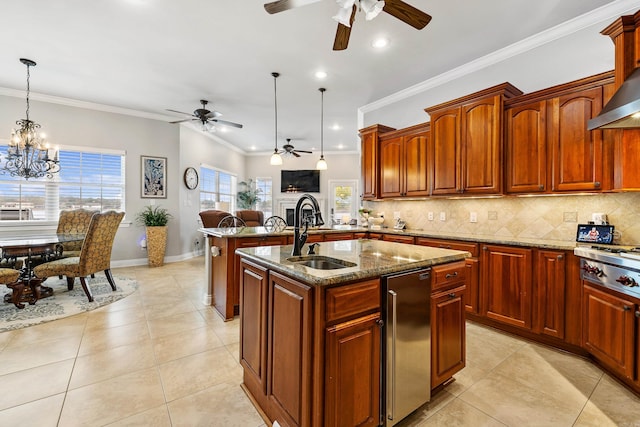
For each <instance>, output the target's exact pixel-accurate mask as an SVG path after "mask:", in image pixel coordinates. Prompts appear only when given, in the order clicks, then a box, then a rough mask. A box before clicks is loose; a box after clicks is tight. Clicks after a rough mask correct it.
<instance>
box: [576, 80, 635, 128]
mask: <svg viewBox="0 0 640 427" xmlns="http://www.w3.org/2000/svg"><path fill="white" fill-rule="evenodd" d="M587 128H588V129H589V130H593V129H616V128H618V129H628V128H640V68H636V69H635V70H634V71H633V72H632V73H631V75H630V76H629V77H627V79H626V80H625V81H624V83H622V86H620V88H619V89H618V90H617V91H616V93H615V94H614V95H613V97H612V98H611V100H610V101H609V102H607V105H605V106H604V108H603V109H602V111H601V112H600V114H598V115H597V116H596V117H594V118H593V119H591V120H589V123H588V126H587Z"/></svg>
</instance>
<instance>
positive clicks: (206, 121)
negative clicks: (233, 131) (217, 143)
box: [167, 99, 242, 131]
mask: <svg viewBox="0 0 640 427" xmlns="http://www.w3.org/2000/svg"><path fill="white" fill-rule="evenodd" d="M200 103H201V104H202V108H198V109H197V110H194V112H193V114H190V113H185V112H183V111H177V110H170V109H167V111H171V112H173V113H179V114H184V115H187V116H190V118H188V119H182V120H176V121H175V122H171V123H182V122H187V121H190V120H193V121H199V122H200V123H201V125H202V130H204V131H213V130H215V127H214V125H215V124H216V123H218V124H221V125H225V126H233V127H236V128H242V125H241V124H240V123H234V122H229V121H226V120H221V119H219V118H218V117H220V116H221V115H222V113H220V112H218V111H209V110H207V104H208V103H209V101H206V100H204V99H201V100H200Z"/></svg>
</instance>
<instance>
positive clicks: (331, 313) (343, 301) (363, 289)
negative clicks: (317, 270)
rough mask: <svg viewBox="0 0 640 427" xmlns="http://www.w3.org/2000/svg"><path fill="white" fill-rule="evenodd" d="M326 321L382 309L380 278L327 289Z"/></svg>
mask: <svg viewBox="0 0 640 427" xmlns="http://www.w3.org/2000/svg"><path fill="white" fill-rule="evenodd" d="M325 295H326V314H325V317H326V321H327V322H333V321H336V320H340V319H345V318H348V317H351V316H354V315H356V314H359V313H365V312H368V311H372V310H377V309H380V280H379V279H375V280H368V281H366V282H360V283H354V284H353V285H345V286H339V287H337V288H330V289H327V291H326V294H325Z"/></svg>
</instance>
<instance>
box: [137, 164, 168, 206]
mask: <svg viewBox="0 0 640 427" xmlns="http://www.w3.org/2000/svg"><path fill="white" fill-rule="evenodd" d="M140 163H141V168H140V170H141V174H142V176H141V178H140V180H141V183H140V184H141V190H140V191H141V194H140V197H142V198H143V199H166V198H167V158H166V157H152V156H140Z"/></svg>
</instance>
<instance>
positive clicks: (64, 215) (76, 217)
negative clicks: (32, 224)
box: [56, 208, 99, 258]
mask: <svg viewBox="0 0 640 427" xmlns="http://www.w3.org/2000/svg"><path fill="white" fill-rule="evenodd" d="M98 212H99V211H90V210H88V209H82V208H80V209H72V210H63V211H60V216H59V218H58V228H57V229H56V233H57V234H85V233H86V232H87V229H88V228H89V223H90V222H91V217H92V216H93V215H94V214H96V213H98ZM61 245H62V255H61V256H62V257H64V258H69V257H74V256H80V248H82V240H78V241H73V242H64V243H61Z"/></svg>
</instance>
